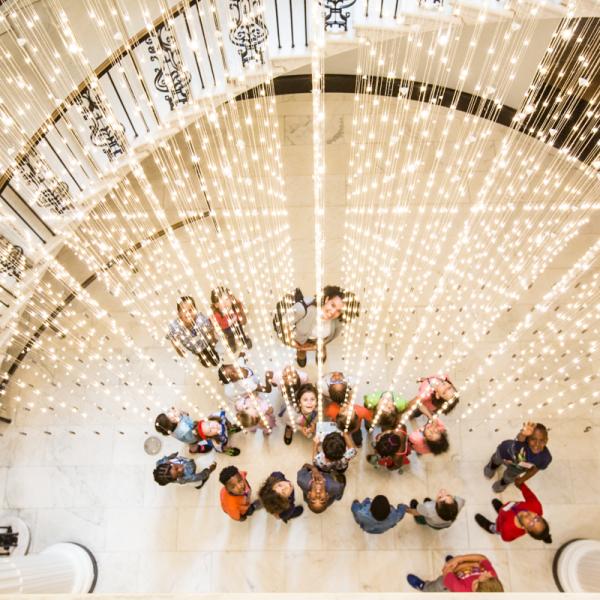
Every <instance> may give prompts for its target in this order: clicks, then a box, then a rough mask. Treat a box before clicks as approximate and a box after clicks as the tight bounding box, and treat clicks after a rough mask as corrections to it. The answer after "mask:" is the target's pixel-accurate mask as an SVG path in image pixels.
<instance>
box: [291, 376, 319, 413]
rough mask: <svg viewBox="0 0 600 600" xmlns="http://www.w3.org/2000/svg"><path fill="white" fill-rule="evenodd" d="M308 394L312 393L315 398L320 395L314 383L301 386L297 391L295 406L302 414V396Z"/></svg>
mask: <svg viewBox="0 0 600 600" xmlns="http://www.w3.org/2000/svg"><path fill="white" fill-rule="evenodd" d="M306 392H312V393H313V394H314V395H315V396H317V395H318V392H317V388H316V387H315V386H314V385H313V384H312V383H305V384H303V385H301V386H300V387H299V388H298V389H297V390H296V397H295V398H294V400H295V402H294V404H295V406H296V409H297V410H298V412H300V398H302V396H303V395H304V394H306Z"/></svg>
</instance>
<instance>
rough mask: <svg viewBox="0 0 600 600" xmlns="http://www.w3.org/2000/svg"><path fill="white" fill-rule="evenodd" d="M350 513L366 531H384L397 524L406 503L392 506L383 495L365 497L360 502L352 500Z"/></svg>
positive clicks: (402, 515) (404, 510) (402, 514)
mask: <svg viewBox="0 0 600 600" xmlns="http://www.w3.org/2000/svg"><path fill="white" fill-rule="evenodd" d="M351 510H352V515H353V516H354V520H355V521H356V522H357V523H358V524H359V525H360V528H361V529H362V530H363V531H366V532H367V533H384V532H385V531H387V530H388V529H391V528H392V527H394V526H395V525H397V524H398V523H399V522H400V521H401V520H402V518H403V517H404V513H405V512H406V505H404V504H398V506H397V507H395V508H392V506H390V503H389V501H388V499H387V498H386V497H385V496H381V495H380V496H375V498H373V500H371V498H365V499H364V500H363V501H362V502H359V501H358V500H354V502H352V508H351Z"/></svg>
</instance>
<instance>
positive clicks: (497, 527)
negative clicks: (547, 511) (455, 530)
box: [475, 483, 552, 544]
mask: <svg viewBox="0 0 600 600" xmlns="http://www.w3.org/2000/svg"><path fill="white" fill-rule="evenodd" d="M517 487H518V488H519V489H520V490H521V493H522V494H523V498H524V500H523V501H522V502H507V503H506V504H502V502H500V500H498V498H494V499H493V500H492V506H493V507H494V510H495V511H496V512H497V513H498V517H497V518H496V522H495V523H492V522H491V521H489V520H488V519H486V518H485V517H484V516H483V515H481V514H479V513H477V514H476V515H475V521H476V522H477V524H478V525H479V526H480V527H481V528H482V529H485V530H486V531H487V532H488V533H497V534H499V535H500V537H501V538H502V539H503V540H504V541H505V542H512V541H513V540H516V539H517V538H520V537H521V536H523V535H525V534H526V533H528V534H529V535H530V536H531V537H532V538H533V539H534V540H542V541H543V542H544V543H545V544H551V543H552V536H551V535H550V527H549V525H548V522H547V521H546V520H545V519H544V518H543V517H542V515H543V514H544V511H543V509H542V505H541V504H540V501H539V500H538V499H537V497H536V496H535V494H534V493H533V492H532V491H531V490H530V489H529V488H528V487H527V486H526V485H525V484H524V483H522V484H521V485H519V486H517Z"/></svg>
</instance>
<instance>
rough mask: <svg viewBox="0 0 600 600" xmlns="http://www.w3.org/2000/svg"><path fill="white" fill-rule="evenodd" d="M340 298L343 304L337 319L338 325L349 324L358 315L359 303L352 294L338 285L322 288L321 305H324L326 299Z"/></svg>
mask: <svg viewBox="0 0 600 600" xmlns="http://www.w3.org/2000/svg"><path fill="white" fill-rule="evenodd" d="M329 298H340V300H341V301H342V302H343V303H344V308H343V310H342V314H341V315H340V316H339V317H338V320H339V322H340V323H350V321H352V320H353V319H355V318H356V317H358V316H359V314H360V302H359V301H358V300H357V299H356V295H355V294H354V292H350V291H349V290H345V289H343V288H341V287H340V286H339V285H326V286H325V287H324V288H323V297H322V299H321V305H323V304H325V301H326V299H329Z"/></svg>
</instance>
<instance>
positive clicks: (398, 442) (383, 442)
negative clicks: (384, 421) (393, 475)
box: [367, 425, 410, 471]
mask: <svg viewBox="0 0 600 600" xmlns="http://www.w3.org/2000/svg"><path fill="white" fill-rule="evenodd" d="M407 446H408V440H407V433H406V426H404V425H403V426H402V428H400V429H396V430H394V431H383V432H381V433H379V434H378V435H377V436H376V437H375V440H374V441H373V448H374V449H375V453H374V454H367V462H369V463H371V464H372V465H373V466H375V467H377V466H382V467H385V468H386V469H387V470H388V471H399V470H400V469H402V466H403V465H406V464H408V462H409V461H408V453H409V450H410V448H409V447H407Z"/></svg>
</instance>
